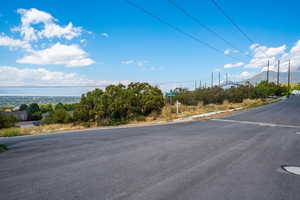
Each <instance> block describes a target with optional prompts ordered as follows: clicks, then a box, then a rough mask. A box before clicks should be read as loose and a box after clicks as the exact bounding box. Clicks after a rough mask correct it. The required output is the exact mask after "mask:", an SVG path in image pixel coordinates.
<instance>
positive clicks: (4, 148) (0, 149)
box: [0, 144, 8, 153]
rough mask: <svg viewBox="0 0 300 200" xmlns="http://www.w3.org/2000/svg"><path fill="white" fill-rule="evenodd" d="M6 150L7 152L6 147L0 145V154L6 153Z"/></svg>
mask: <svg viewBox="0 0 300 200" xmlns="http://www.w3.org/2000/svg"><path fill="white" fill-rule="evenodd" d="M7 150H8V148H7V147H6V145H4V144H0V153H2V152H4V151H7Z"/></svg>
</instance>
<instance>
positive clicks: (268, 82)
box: [267, 60, 270, 83]
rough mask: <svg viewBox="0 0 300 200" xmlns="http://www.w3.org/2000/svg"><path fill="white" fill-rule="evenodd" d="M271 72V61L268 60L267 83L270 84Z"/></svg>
mask: <svg viewBox="0 0 300 200" xmlns="http://www.w3.org/2000/svg"><path fill="white" fill-rule="evenodd" d="M269 70H270V61H269V60H268V69H267V83H269Z"/></svg>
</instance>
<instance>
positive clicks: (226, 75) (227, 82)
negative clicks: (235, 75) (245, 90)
mask: <svg viewBox="0 0 300 200" xmlns="http://www.w3.org/2000/svg"><path fill="white" fill-rule="evenodd" d="M227 84H228V73H226V85H227Z"/></svg>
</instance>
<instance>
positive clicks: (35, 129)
mask: <svg viewBox="0 0 300 200" xmlns="http://www.w3.org/2000/svg"><path fill="white" fill-rule="evenodd" d="M85 128H86V127H85V126H81V125H73V124H51V125H43V126H32V127H21V128H6V129H1V130H0V137H14V136H22V135H37V134H42V133H55V132H61V131H67V130H80V129H85Z"/></svg>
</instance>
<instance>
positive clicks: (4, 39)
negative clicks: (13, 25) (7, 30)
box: [0, 35, 31, 50]
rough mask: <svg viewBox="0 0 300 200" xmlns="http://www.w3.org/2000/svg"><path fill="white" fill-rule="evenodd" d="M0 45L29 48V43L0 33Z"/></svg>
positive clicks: (11, 47)
mask: <svg viewBox="0 0 300 200" xmlns="http://www.w3.org/2000/svg"><path fill="white" fill-rule="evenodd" d="M0 46H6V47H9V48H10V49H11V50H13V49H17V48H25V49H30V48H31V47H30V44H29V43H27V42H26V41H22V40H18V39H13V38H10V37H8V36H6V35H0Z"/></svg>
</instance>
